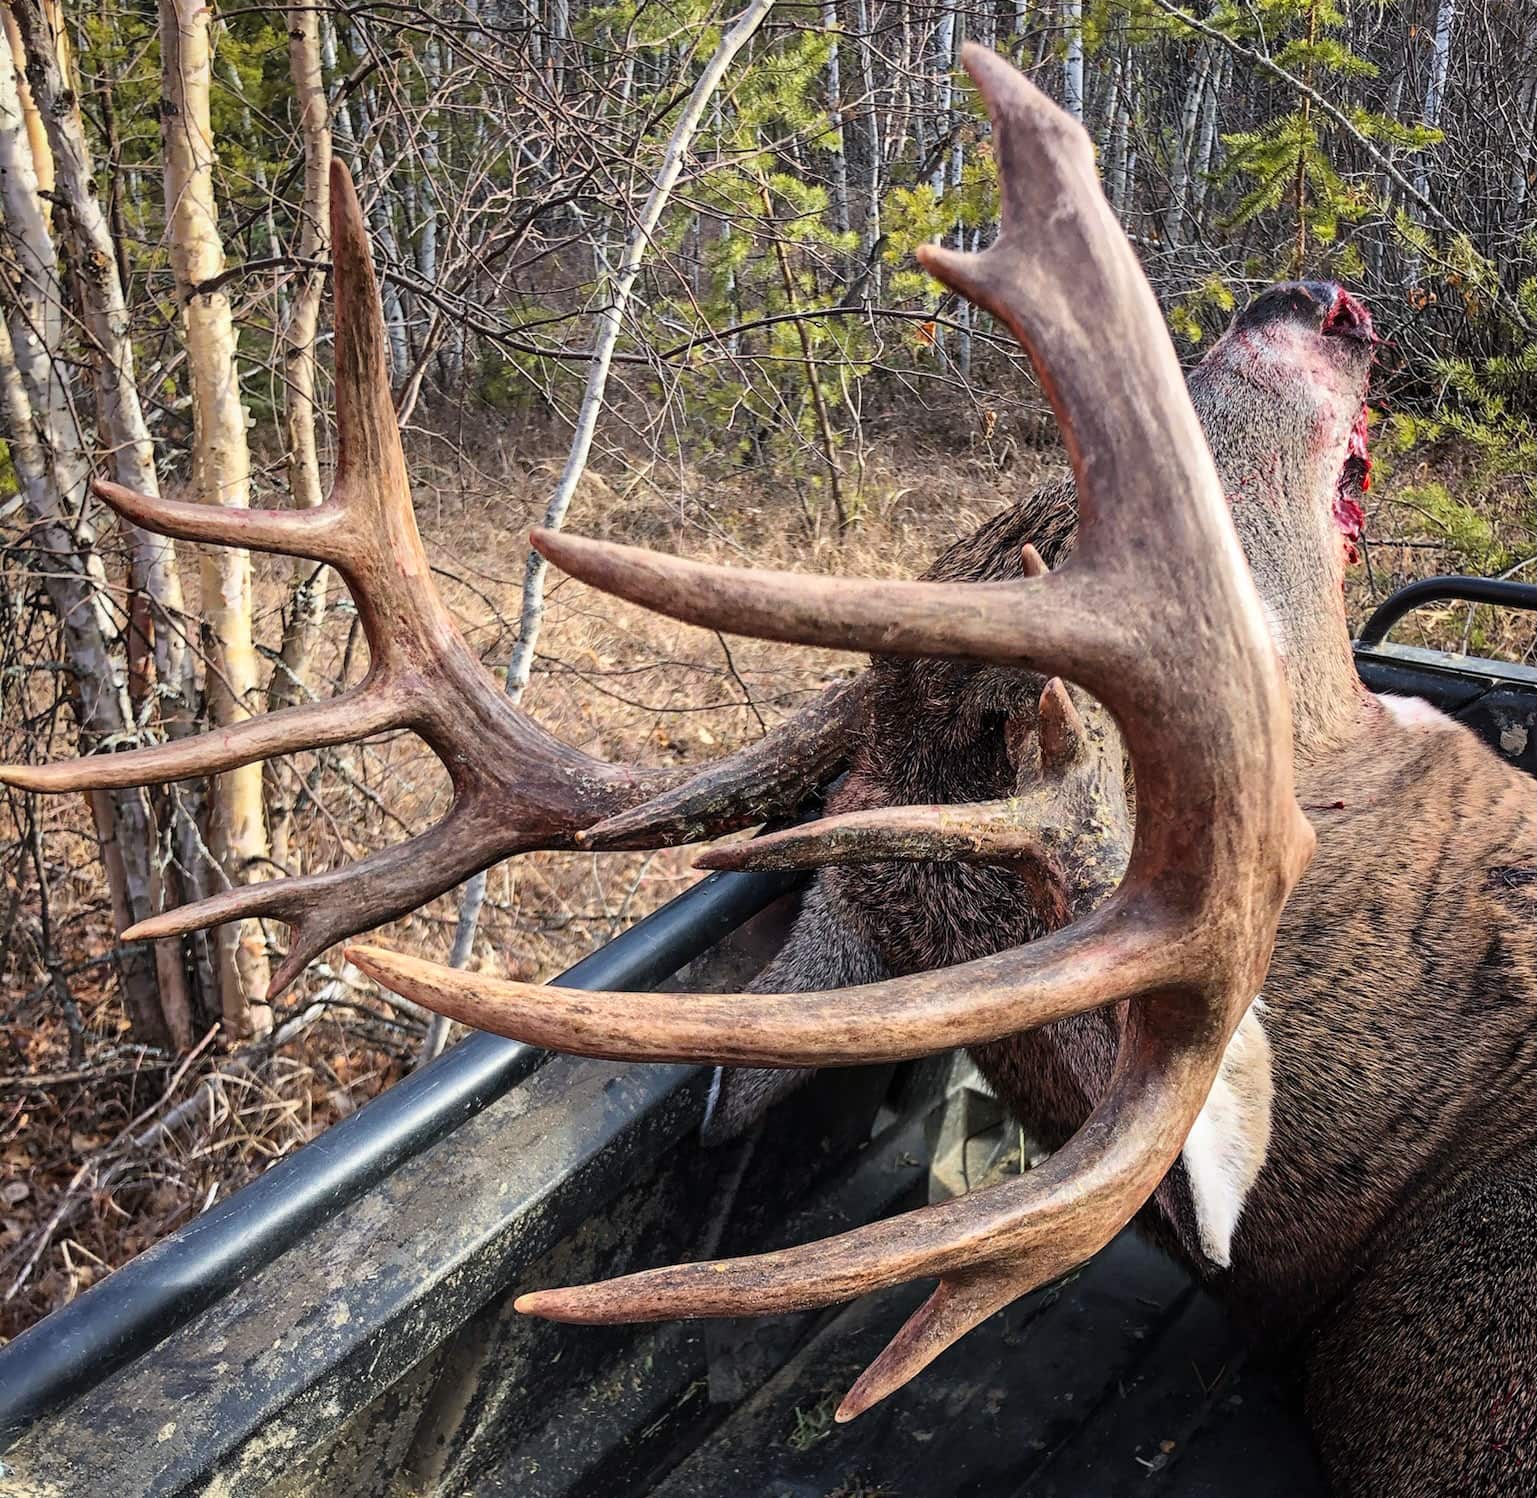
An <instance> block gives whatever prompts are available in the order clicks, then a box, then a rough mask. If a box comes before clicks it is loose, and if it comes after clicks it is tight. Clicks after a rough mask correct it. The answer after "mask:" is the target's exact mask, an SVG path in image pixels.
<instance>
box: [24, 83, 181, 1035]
mask: <svg viewBox="0 0 1537 1498" xmlns="http://www.w3.org/2000/svg"><path fill="white" fill-rule="evenodd" d="M16 83H17V75H16V74H15V72H14V71H13V69H11V68H9V67H3V66H0V205H3V211H4V228H5V239H6V240H7V242H8V243H9V246H10V251H11V253H10V255H9V256H8V257H7V258H8V259H9V260H10V263H11V265H12V266H13V268H14V279H13V280H8V281H7V283H6V292H5V295H4V297H3V301H4V316H0V384H3V386H4V390H3V405H0V410H3V411H4V413H5V418H6V419H5V427H6V430H7V434H8V437H9V440H10V444H11V455H12V459H13V463H14V466H15V468H16V471H17V474H18V477H19V478H20V480H21V486H22V494H23V499H24V503H25V506H26V510H27V514H28V516H29V518H30V519H31V521H32V531H31V539H32V540H33V542H34V543H35V544H36V545H37V546H38V547H39V548H40V549H41V550H42V551H43V553H44V554H45V555H46V556H47V557H48V562H47V565H46V566H45V567H44V569H43V571H44V582H45V585H46V587H47V591H48V594H49V598H50V601H51V603H52V604H53V607H54V610H55V613H56V614H57V617H58V619H59V623H60V625H61V627H62V629H63V632H64V641H65V650H66V653H67V657H68V660H69V662H70V666H71V669H72V672H73V677H74V682H75V687H76V691H77V699H76V708H77V712H78V714H79V719H80V727H81V733H82V736H83V738H84V741H85V746H86V747H90V746H91V745H93V744H96V743H99V742H101V741H102V740H103V739H116V740H118V741H119V742H121V741H124V740H131V739H132V738H134V737H136V736H137V733H138V725H137V723H136V722H135V720H134V714H133V704H132V702H131V701H130V699H129V696H128V692H127V683H126V678H125V674H124V665H123V662H122V660H121V658H120V656H119V654H118V652H117V650H116V647H115V644H114V636H115V633H116V631H115V628H114V624H113V620H112V617H111V614H110V612H109V611H108V607H107V598H108V593H107V586H106V575H105V573H104V572H103V570H102V566H101V561H100V559H99V557H98V556H97V553H96V547H95V535H94V533H93V532H92V531H91V529H90V523H89V520H88V519H86V516H87V514H88V511H89V496H88V493H87V483H88V481H89V478H90V456H89V454H88V452H87V450H86V444H85V439H84V436H83V434H82V433H81V431H80V427H79V422H78V419H77V417H76V413H75V408H74V402H73V399H72V392H71V391H70V389H69V386H68V384H67V381H66V375H65V371H66V369H67V365H66V364H65V362H64V360H63V358H62V356H61V342H62V338H63V331H64V326H65V320H64V300H63V297H64V292H63V286H62V284H61V282H60V280H59V274H58V261H57V257H56V253H55V250H54V245H53V240H52V237H51V236H50V234H49V231H48V223H47V219H46V216H45V211H44V205H43V200H42V198H41V196H40V192H39V183H38V179H37V175H36V170H35V162H34V159H33V156H32V147H31V143H32V142H36V143H37V147H38V149H40V150H41V151H42V152H43V153H44V155H45V156H46V155H47V151H48V144H47V141H46V139H45V138H43V137H42V136H41V135H39V134H37V133H36V132H35V131H33V130H31V129H29V128H28V126H27V125H26V123H25V119H24V113H25V111H24V107H23V105H22V102H21V99H20V96H19V93H18V90H17V86H16ZM7 322H9V324H10V326H11V327H14V328H15V330H16V332H15V338H14V340H13V337H12V334H11V331H10V327H7V326H6V324H7ZM92 811H93V814H94V816H95V819H96V824H97V829H98V834H99V841H100V847H101V855H102V864H103V868H104V869H105V870H106V874H107V882H108V888H109V892H110V894H111V897H112V904H113V913H114V916H115V917H116V918H117V920H118V922H119V925H118V929H119V930H122V929H124V928H125V927H126V926H127V925H130V924H132V923H133V922H134V921H136V920H142V919H144V918H145V917H146V916H148V915H150V914H152V913H153V912H154V911H155V909H157V904H156V900H155V896H156V893H157V889H156V884H157V881H156V878H155V873H154V857H153V854H154V847H155V835H154V822H153V817H152V815H151V812H150V805H149V799H148V797H147V796H146V794H145V793H144V792H143V791H140V790H132V791H118V792H115V793H113V794H111V795H107V794H105V793H103V794H101V795H99V796H98V797H96V798H93V802H92ZM180 964H181V959H180V947H179V944H178V943H177V942H175V941H167V942H160V943H157V944H156V947H155V950H154V951H151V950H149V949H145V948H136V949H134V950H132V951H130V952H128V953H127V954H125V955H124V956H123V958H122V959H121V960H120V961H119V963H118V972H119V977H120V981H121V984H122V994H123V1003H124V1007H125V1008H126V1009H127V1011H128V1014H129V1018H130V1022H131V1023H132V1025H133V1032H134V1034H135V1036H136V1037H138V1038H139V1039H140V1040H142V1041H145V1042H146V1043H148V1044H151V1045H163V1044H166V1043H167V1042H168V1041H169V1042H174V1043H176V1044H183V1043H185V1041H186V1039H187V1037H188V1035H189V1034H190V1017H189V1016H188V1014H187V1004H186V993H185V988H184V987H183V986H182V985H181V984H180V983H179V982H177V983H174V984H172V985H171V986H167V987H164V988H162V987H161V985H159V984H157V981H156V971H155V969H156V967H157V965H158V966H159V967H161V968H162V969H163V970H164V973H165V976H166V977H167V979H168V980H170V979H179V977H180V973H181V965H180Z"/></svg>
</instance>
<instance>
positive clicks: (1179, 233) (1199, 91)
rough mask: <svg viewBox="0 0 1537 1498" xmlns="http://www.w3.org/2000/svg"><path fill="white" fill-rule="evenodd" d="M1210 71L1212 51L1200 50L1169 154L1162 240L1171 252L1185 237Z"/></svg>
mask: <svg viewBox="0 0 1537 1498" xmlns="http://www.w3.org/2000/svg"><path fill="white" fill-rule="evenodd" d="M1210 72H1211V52H1210V51H1209V50H1208V49H1207V48H1206V47H1205V46H1203V47H1201V48H1200V50H1199V52H1198V53H1197V54H1196V66H1195V72H1194V73H1193V74H1192V75H1191V79H1190V83H1189V86H1188V87H1187V88H1186V89H1185V106H1184V108H1183V109H1182V110H1181V111H1180V121H1179V134H1178V136H1177V137H1176V138H1175V140H1174V144H1173V147H1172V149H1171V150H1170V153H1169V202H1168V207H1167V208H1166V209H1165V211H1164V217H1163V237H1164V242H1165V243H1166V244H1167V245H1168V246H1169V247H1170V248H1171V249H1178V248H1179V246H1180V244H1181V243H1183V241H1184V237H1185V205H1186V202H1187V201H1188V199H1189V193H1190V161H1191V156H1192V154H1193V152H1194V148H1195V138H1196V129H1197V126H1198V124H1199V121H1200V116H1201V101H1202V99H1203V97H1204V96H1205V93H1206V78H1207V75H1208V74H1209V73H1210Z"/></svg>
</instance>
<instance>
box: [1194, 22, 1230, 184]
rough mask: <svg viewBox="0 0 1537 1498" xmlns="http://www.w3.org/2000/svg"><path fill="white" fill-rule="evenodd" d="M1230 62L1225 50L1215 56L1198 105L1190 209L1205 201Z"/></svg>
mask: <svg viewBox="0 0 1537 1498" xmlns="http://www.w3.org/2000/svg"><path fill="white" fill-rule="evenodd" d="M1232 64H1233V59H1232V58H1231V57H1229V56H1228V55H1227V53H1226V52H1224V53H1223V54H1222V56H1221V57H1220V58H1219V59H1218V60H1217V71H1216V73H1215V74H1214V75H1213V77H1212V79H1211V84H1210V87H1208V88H1207V90H1206V101H1205V103H1204V104H1203V105H1202V108H1201V137H1200V140H1199V141H1198V142H1197V144H1196V148H1195V168H1194V171H1193V173H1192V176H1193V178H1194V180H1193V182H1192V183H1191V199H1190V206H1191V210H1192V212H1195V213H1199V212H1200V211H1201V205H1202V204H1203V203H1204V202H1205V201H1206V189H1207V184H1208V182H1209V181H1210V179H1211V172H1212V153H1213V151H1214V150H1215V148H1216V142H1217V108H1218V105H1219V104H1220V102H1221V99H1222V93H1223V90H1224V89H1226V87H1227V78H1228V72H1229V70H1230V69H1231V67H1232Z"/></svg>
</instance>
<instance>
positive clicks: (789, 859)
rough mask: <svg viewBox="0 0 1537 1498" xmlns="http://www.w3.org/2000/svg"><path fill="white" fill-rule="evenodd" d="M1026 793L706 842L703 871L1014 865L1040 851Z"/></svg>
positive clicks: (858, 814)
mask: <svg viewBox="0 0 1537 1498" xmlns="http://www.w3.org/2000/svg"><path fill="white" fill-rule="evenodd" d="M1023 805H1024V803H1023V802H1022V800H1021V799H1019V798H1016V799H1014V800H1010V801H965V802H956V803H952V804H949V805H944V806H881V807H876V808H873V809H872V810H870V811H852V812H845V813H843V814H842V815H840V816H833V817H823V818H821V820H820V821H816V822H807V823H805V824H804V825H803V826H800V827H787V828H785V829H784V831H782V832H769V833H765V834H764V835H763V836H762V837H757V838H754V839H753V840H752V841H751V842H747V843H730V844H728V845H726V846H725V847H717V848H707V849H706V850H705V851H704V852H703V853H701V854H699V856H698V857H697V858H695V860H694V864H695V867H697V868H701V869H820V868H826V867H827V866H828V865H829V864H841V865H846V866H857V865H859V864H871V863H923V862H927V861H934V862H941V863H1012V862H1014V861H1015V860H1017V859H1020V858H1031V857H1038V856H1040V855H1041V854H1042V853H1043V852H1044V849H1043V848H1042V846H1041V838H1040V833H1039V831H1038V829H1037V827H1036V826H1035V825H1034V824H1033V823H1031V822H1030V821H1029V820H1028V819H1027V818H1026V817H1024V816H1022V815H1021V808H1022V806H1023Z"/></svg>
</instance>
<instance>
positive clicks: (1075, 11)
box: [1062, 0, 1083, 120]
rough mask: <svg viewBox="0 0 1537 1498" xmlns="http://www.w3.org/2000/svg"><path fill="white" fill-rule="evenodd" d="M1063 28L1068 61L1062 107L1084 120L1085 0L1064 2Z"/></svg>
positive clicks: (1064, 75)
mask: <svg viewBox="0 0 1537 1498" xmlns="http://www.w3.org/2000/svg"><path fill="white" fill-rule="evenodd" d="M1062 28H1063V30H1064V31H1066V33H1067V60H1066V61H1065V62H1064V63H1063V66H1062V106H1063V108H1064V109H1066V110H1067V112H1068V113H1069V114H1070V115H1072V117H1073V118H1074V119H1075V120H1082V119H1083V0H1062Z"/></svg>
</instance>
